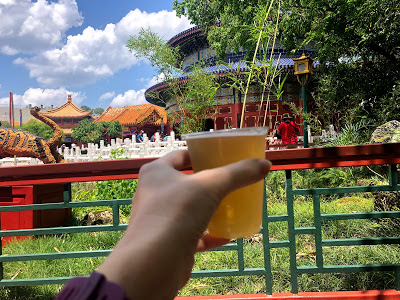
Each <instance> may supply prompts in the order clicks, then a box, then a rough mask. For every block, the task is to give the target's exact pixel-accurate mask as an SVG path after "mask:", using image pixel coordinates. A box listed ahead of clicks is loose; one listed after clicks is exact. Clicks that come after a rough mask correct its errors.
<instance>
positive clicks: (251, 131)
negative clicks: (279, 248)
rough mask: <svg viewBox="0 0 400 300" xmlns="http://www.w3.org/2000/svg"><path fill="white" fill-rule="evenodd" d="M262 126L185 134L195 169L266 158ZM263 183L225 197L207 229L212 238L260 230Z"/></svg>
mask: <svg viewBox="0 0 400 300" xmlns="http://www.w3.org/2000/svg"><path fill="white" fill-rule="evenodd" d="M267 131H268V129H267V128H265V127H262V128H261V127H257V128H243V129H230V130H217V131H213V132H204V133H194V134H188V135H186V136H184V137H183V138H184V139H186V141H187V144H188V149H189V155H190V160H191V162H192V167H193V171H194V172H199V171H201V170H205V169H212V168H216V167H220V166H224V165H227V164H230V163H233V162H237V161H239V160H243V159H247V158H265V136H266V133H267ZM263 186H264V182H263V181H259V182H257V183H255V184H252V185H250V186H247V187H244V188H241V189H238V190H236V191H234V192H232V193H230V194H229V195H228V196H226V197H225V198H224V199H223V200H222V202H221V204H220V205H219V207H218V209H217V211H216V212H215V214H214V216H213V217H212V219H211V221H210V223H209V225H208V230H209V233H210V234H211V235H213V236H215V237H222V238H239V237H245V236H249V235H253V234H255V233H257V232H259V230H260V227H261V220H262V201H263Z"/></svg>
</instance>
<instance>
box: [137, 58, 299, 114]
mask: <svg viewBox="0 0 400 300" xmlns="http://www.w3.org/2000/svg"><path fill="white" fill-rule="evenodd" d="M216 67H218V66H216ZM278 70H280V71H281V72H283V73H288V74H293V73H294V66H293V64H291V65H282V66H280V67H279V68H278ZM247 71H248V69H247V67H246V66H242V67H240V68H239V69H237V68H228V67H227V68H223V69H217V70H215V71H213V72H212V73H213V74H214V75H216V76H217V77H219V78H223V77H224V76H225V75H226V74H228V73H233V74H238V73H244V72H247ZM188 80H190V79H189V78H188V77H187V76H181V77H180V78H179V82H178V84H179V85H180V84H184V83H186V82H187V81H188ZM168 89H169V85H168V84H167V83H165V82H160V83H157V84H156V85H153V86H152V87H150V88H149V89H147V90H146V91H145V97H146V101H147V102H150V103H152V104H155V105H158V106H162V107H165V106H166V105H165V103H163V102H161V100H159V99H153V98H152V97H151V93H162V92H164V91H166V90H168ZM158 103H162V105H160V104H158Z"/></svg>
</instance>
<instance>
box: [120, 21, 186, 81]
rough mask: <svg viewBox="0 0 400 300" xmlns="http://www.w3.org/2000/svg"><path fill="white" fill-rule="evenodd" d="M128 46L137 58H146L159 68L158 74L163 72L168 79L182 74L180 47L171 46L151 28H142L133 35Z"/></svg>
mask: <svg viewBox="0 0 400 300" xmlns="http://www.w3.org/2000/svg"><path fill="white" fill-rule="evenodd" d="M127 47H128V49H129V51H131V52H132V53H133V55H134V56H135V57H136V58H138V59H139V58H146V59H148V60H149V61H150V63H151V65H152V66H153V67H155V68H157V72H158V74H163V75H164V76H165V78H166V80H167V81H169V80H172V79H173V78H174V76H175V75H177V74H180V73H181V72H180V69H179V66H180V64H179V62H180V53H179V47H176V48H172V47H169V46H168V44H167V42H166V41H164V40H163V39H162V38H161V37H160V36H158V34H157V33H156V32H154V31H152V30H151V29H150V28H148V29H144V28H141V29H140V31H139V34H138V35H137V36H131V37H130V39H129V40H128V43H127Z"/></svg>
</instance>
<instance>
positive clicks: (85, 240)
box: [0, 169, 400, 299]
mask: <svg viewBox="0 0 400 300" xmlns="http://www.w3.org/2000/svg"><path fill="white" fill-rule="evenodd" d="M364 171H365V170H361V169H357V170H352V171H351V172H347V171H346V170H339V171H335V172H334V173H329V172H322V171H317V172H309V171H301V172H296V173H295V174H294V179H293V182H294V183H296V187H300V184H299V183H297V182H300V183H301V184H302V187H304V186H307V187H323V186H327V185H331V181H334V182H335V183H336V184H341V185H342V186H345V185H353V184H360V182H361V183H362V184H366V183H368V182H374V183H379V182H378V180H377V179H376V178H372V177H370V178H368V177H367V176H360V172H364ZM331 177H334V179H331ZM268 180H269V182H267V186H268V190H267V195H269V197H268V213H269V214H270V215H283V214H286V210H287V207H286V201H285V200H286V195H285V191H284V187H283V185H282V182H284V173H283V172H273V173H272V174H271V176H269V178H268ZM277 182H280V184H278V183H277ZM124 184H125V183H124ZM126 185H127V186H130V187H135V185H136V183H135V182H127V183H126V184H125V186H126ZM98 188H99V187H98V186H97V187H96V186H95V185H93V184H87V185H82V184H79V185H76V186H74V187H73V190H74V195H75V198H74V200H75V201H82V200H91V199H92V195H93V194H94V191H95V190H96V189H98ZM104 188H105V187H104V186H103V187H102V189H104ZM113 189H115V190H114V196H115V197H120V198H125V197H129V195H123V194H121V193H119V192H118V191H122V190H123V189H124V186H123V185H122V186H121V185H118V183H117V184H113ZM87 191H89V192H87ZM115 191H117V192H118V193H116V192H115ZM108 192H109V191H108ZM99 194H101V193H100V192H99V191H97V192H96V195H99ZM85 209H86V210H87V208H85ZM129 209H130V208H129ZM294 209H295V226H296V227H308V226H313V225H314V219H313V205H312V200H311V198H310V197H306V196H297V197H296V198H295V203H294ZM86 210H85V211H83V210H82V209H80V210H75V211H74V215H75V216H76V217H77V218H81V217H82V215H83V214H84V213H87V211H86ZM370 211H373V198H372V196H371V194H369V193H365V194H353V195H352V196H351V197H350V196H349V195H340V197H339V196H323V197H321V212H322V213H324V214H333V213H352V212H370ZM269 232H270V240H274V241H279V240H288V225H287V223H286V222H274V223H270V224H269ZM399 234H400V229H399V227H398V226H394V224H393V223H392V222H390V221H388V220H337V221H327V222H323V224H322V235H323V236H322V238H323V239H336V238H358V237H375V236H381V237H385V236H399ZM121 235H122V233H121V232H100V233H90V234H87V233H83V234H69V235H67V234H65V235H59V236H47V237H40V238H36V239H32V240H25V241H21V242H14V243H11V244H9V245H8V246H6V247H4V248H3V253H4V254H25V253H26V254H27V253H52V252H56V251H63V252H64V251H78V250H91V249H92V250H100V249H111V248H113V247H114V245H115V244H116V243H117V241H118V240H119V239H120V237H121ZM323 250H324V251H323V253H324V264H325V265H357V264H379V263H396V262H399V261H400V251H399V245H377V246H351V247H325V248H324V249H323ZM296 251H297V256H298V257H297V264H298V265H299V266H312V265H315V241H314V236H312V235H297V236H296ZM244 257H245V267H246V268H257V267H263V264H264V257H263V246H262V240H259V239H258V240H257V239H247V240H245V243H244ZM103 260H104V258H91V259H89V258H84V259H63V260H49V261H29V262H16V263H4V278H6V279H10V278H12V277H13V276H16V277H15V278H16V279H21V278H36V277H53V276H57V277H58V276H78V275H87V274H89V273H90V272H91V271H92V270H93V269H95V268H96V267H97V266H99V265H100V264H101V262H102V261H103ZM271 264H272V276H273V291H274V292H290V287H291V286H290V266H289V250H288V249H286V248H280V249H272V251H271ZM154 267H157V266H154ZM237 267H238V262H237V255H236V252H233V251H223V252H221V251H216V252H206V253H199V254H197V255H196V261H195V266H194V269H195V270H216V269H231V268H237ZM172 271H173V270H172ZM298 282H299V290H300V291H339V290H367V289H390V288H394V287H395V283H394V274H393V273H392V272H375V273H368V272H365V273H349V274H347V273H340V274H307V275H300V276H299V277H298ZM155 285H156V283H155ZM61 288H62V286H61V285H51V286H50V285H46V286H34V287H10V288H0V299H52V298H53V297H54V296H55V295H56V294H57V292H58V291H59V290H60V289H61ZM265 292H266V290H265V278H264V277H263V276H246V277H243V276H240V277H224V278H200V279H191V280H190V281H189V283H188V285H187V286H186V287H185V288H184V289H183V290H182V291H180V295H182V296H187V295H190V296H191V295H213V294H227V295H228V294H239V293H244V294H249V293H265Z"/></svg>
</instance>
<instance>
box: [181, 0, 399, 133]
mask: <svg viewBox="0 0 400 300" xmlns="http://www.w3.org/2000/svg"><path fill="white" fill-rule="evenodd" d="M268 4H269V1H268V0H247V1H241V0H214V1H207V0H202V1H198V0H181V1H179V0H174V2H173V7H174V9H175V10H176V12H177V15H179V16H180V15H186V16H188V17H189V19H191V20H192V21H193V22H194V23H195V24H197V25H201V26H203V28H204V30H206V32H207V34H208V39H209V41H210V43H211V44H212V46H213V48H214V49H215V50H216V51H217V52H218V53H219V54H220V55H223V53H224V52H226V51H227V50H228V49H234V50H235V49H238V47H239V46H244V47H245V48H246V49H247V50H249V49H251V47H252V45H251V44H249V43H250V40H249V39H248V37H249V35H250V33H249V31H248V30H243V29H245V28H248V27H249V26H250V27H251V26H252V24H254V23H256V20H255V16H257V14H256V13H255V12H256V11H257V10H259V9H260V7H265V6H266V5H268ZM281 12H282V14H281V22H280V42H281V43H282V44H283V45H284V47H285V48H286V50H287V51H288V52H289V53H292V54H295V53H296V50H298V49H299V48H300V47H302V46H304V45H305V44H309V45H311V46H313V47H315V48H316V51H317V55H316V56H315V59H316V60H317V61H319V68H320V70H321V71H322V72H319V74H318V75H317V76H316V79H317V86H318V88H317V89H316V91H315V93H313V95H314V98H315V100H316V104H317V106H318V107H319V108H320V110H319V112H318V113H319V114H320V115H329V117H330V118H328V119H326V118H322V121H325V120H330V119H335V120H337V118H336V117H335V114H336V115H337V113H338V112H340V115H341V120H339V122H338V124H337V125H338V126H341V125H343V124H344V123H345V122H355V121H356V120H357V119H360V118H368V119H369V120H370V123H371V124H372V125H374V124H376V123H379V122H382V121H385V120H386V118H389V115H382V113H381V112H382V111H383V110H389V111H394V110H395V105H396V104H395V103H393V102H390V101H384V99H389V98H390V97H391V95H397V94H396V91H398V85H399V82H400V68H399V67H400V47H399V45H400V35H399V34H398V32H399V30H400V2H399V1H395V0H380V1H374V0H282V10H281ZM217 22H220V23H219V26H215V24H216V23H217ZM298 54H301V53H298ZM388 105H389V108H388V107H387V106H388ZM333 108H334V109H333ZM335 110H336V111H335ZM397 111H398V110H397ZM382 117H384V119H381V118H382ZM390 117H391V118H393V117H396V118H399V117H400V115H399V114H390Z"/></svg>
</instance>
